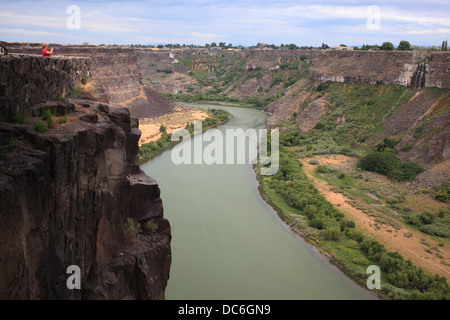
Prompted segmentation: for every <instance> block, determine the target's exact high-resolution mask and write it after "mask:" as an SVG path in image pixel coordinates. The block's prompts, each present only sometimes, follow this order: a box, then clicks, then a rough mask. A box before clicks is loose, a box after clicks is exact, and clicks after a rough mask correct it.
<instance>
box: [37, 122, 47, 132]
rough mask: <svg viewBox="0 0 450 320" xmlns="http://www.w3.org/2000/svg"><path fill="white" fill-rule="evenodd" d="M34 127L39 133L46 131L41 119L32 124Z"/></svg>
mask: <svg viewBox="0 0 450 320" xmlns="http://www.w3.org/2000/svg"><path fill="white" fill-rule="evenodd" d="M34 129H36V131H37V132H40V133H46V132H47V131H48V128H47V125H46V124H45V122H43V121H37V122H36V123H35V124H34Z"/></svg>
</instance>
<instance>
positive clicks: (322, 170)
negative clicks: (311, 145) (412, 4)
mask: <svg viewBox="0 0 450 320" xmlns="http://www.w3.org/2000/svg"><path fill="white" fill-rule="evenodd" d="M316 172H318V173H329V172H330V171H329V170H328V167H327V166H324V165H319V166H317V168H316Z"/></svg>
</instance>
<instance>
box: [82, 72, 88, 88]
mask: <svg viewBox="0 0 450 320" xmlns="http://www.w3.org/2000/svg"><path fill="white" fill-rule="evenodd" d="M88 80H89V77H88V75H87V73H83V77H82V79H81V83H82V84H84V85H86V84H87V83H88Z"/></svg>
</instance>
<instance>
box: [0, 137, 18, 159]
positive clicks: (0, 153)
mask: <svg viewBox="0 0 450 320" xmlns="http://www.w3.org/2000/svg"><path fill="white" fill-rule="evenodd" d="M16 145H17V140H16V138H12V137H11V138H9V144H8V145H5V146H0V158H5V157H6V155H7V154H8V153H9V152H11V150H12V149H13V148H14V147H15V146H16Z"/></svg>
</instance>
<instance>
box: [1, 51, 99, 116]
mask: <svg viewBox="0 0 450 320" xmlns="http://www.w3.org/2000/svg"><path fill="white" fill-rule="evenodd" d="M90 64H91V60H90V59H89V58H76V57H71V58H61V57H55V58H52V59H49V58H45V57H42V56H37V55H16V54H14V55H11V54H8V55H0V121H5V120H8V117H10V116H11V113H12V112H14V111H16V112H20V110H21V109H26V108H28V107H29V106H33V105H36V104H38V103H40V102H42V101H46V100H53V99H55V98H57V97H64V96H67V95H68V94H70V92H71V91H72V87H73V85H74V84H75V83H77V82H81V80H82V77H83V74H88V73H89V69H90Z"/></svg>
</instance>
